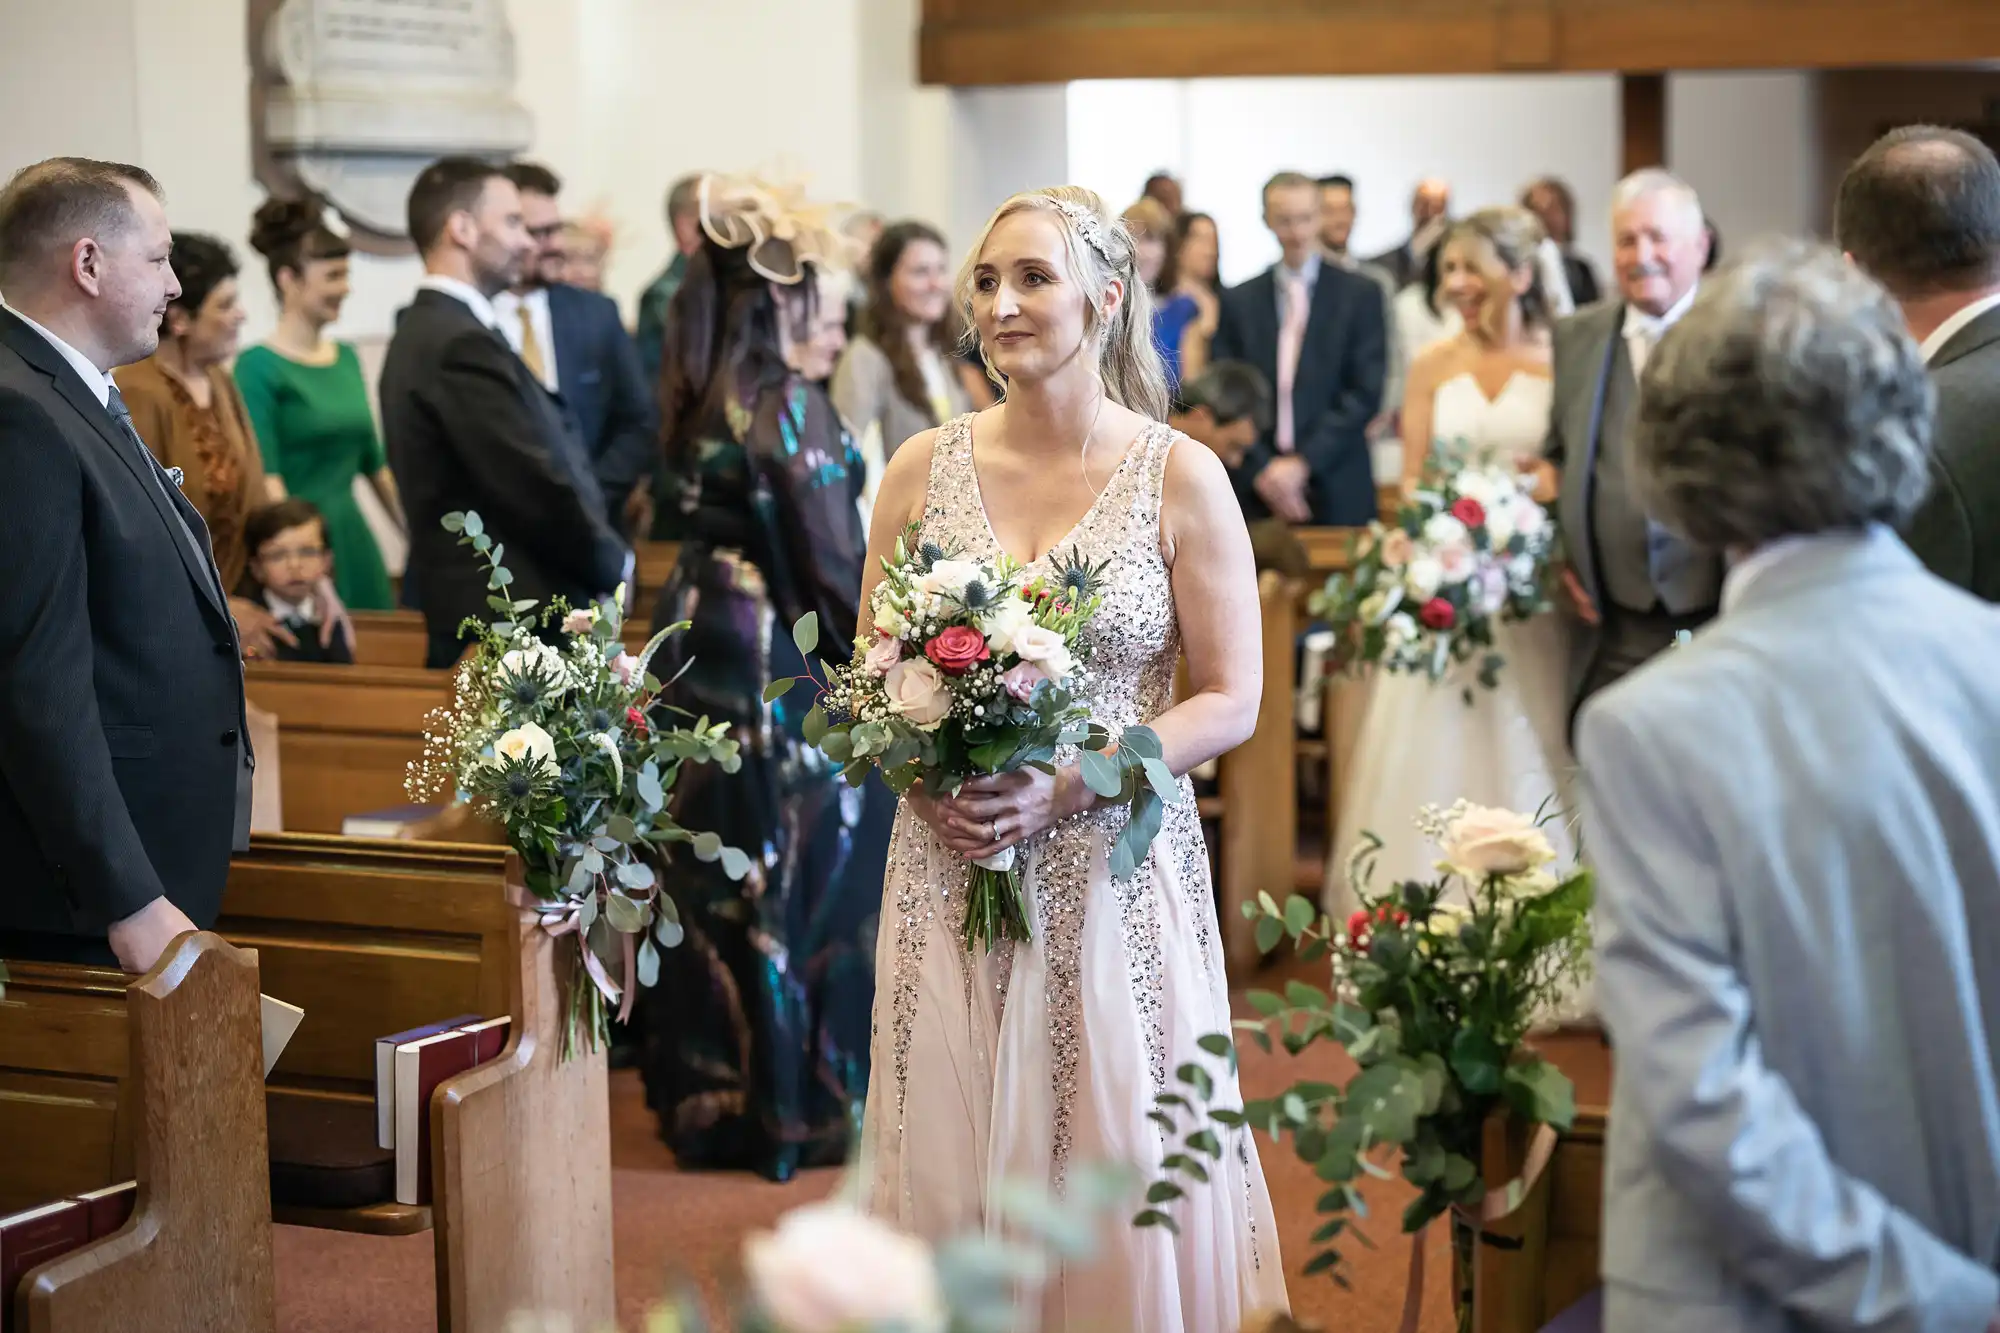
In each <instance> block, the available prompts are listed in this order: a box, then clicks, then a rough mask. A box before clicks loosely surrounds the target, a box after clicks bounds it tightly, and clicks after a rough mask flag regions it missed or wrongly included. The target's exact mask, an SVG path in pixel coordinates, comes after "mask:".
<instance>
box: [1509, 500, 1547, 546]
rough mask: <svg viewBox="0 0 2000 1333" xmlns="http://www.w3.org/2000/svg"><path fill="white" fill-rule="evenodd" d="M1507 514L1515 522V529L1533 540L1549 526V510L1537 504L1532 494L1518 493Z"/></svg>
mask: <svg viewBox="0 0 2000 1333" xmlns="http://www.w3.org/2000/svg"><path fill="white" fill-rule="evenodd" d="M1507 515H1508V518H1509V520H1510V521H1511V522H1512V523H1513V526H1514V531H1516V532H1518V533H1520V534H1521V535H1522V536H1523V537H1526V538H1528V540H1530V541H1533V540H1534V539H1535V538H1537V537H1539V536H1541V535H1542V532H1543V531H1544V530H1545V529H1546V528H1547V527H1548V526H1549V511H1548V510H1546V509H1544V508H1542V507H1541V506H1540V505H1538V504H1536V503H1535V501H1534V498H1533V497H1532V496H1527V495H1517V496H1515V497H1514V501H1513V503H1512V504H1510V505H1508V506H1507Z"/></svg>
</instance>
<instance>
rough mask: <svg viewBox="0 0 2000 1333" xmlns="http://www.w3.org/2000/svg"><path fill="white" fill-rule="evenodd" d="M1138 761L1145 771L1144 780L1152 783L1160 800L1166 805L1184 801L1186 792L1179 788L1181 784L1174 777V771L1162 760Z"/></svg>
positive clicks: (1179, 803) (1178, 803)
mask: <svg viewBox="0 0 2000 1333" xmlns="http://www.w3.org/2000/svg"><path fill="white" fill-rule="evenodd" d="M1140 763H1141V765H1142V766H1143V767H1144V769H1145V771H1146V781H1147V782H1149V783H1151V784H1152V787H1153V790H1154V792H1156V793H1157V794H1158V795H1159V798H1160V799H1161V800H1163V801H1165V802H1166V803H1167V804H1168V805H1181V804H1184V803H1185V802H1186V800H1187V793H1186V792H1184V791H1182V790H1181V784H1180V782H1179V781H1178V780H1176V779H1175V777H1174V771H1173V770H1172V769H1171V768H1168V767H1167V766H1166V763H1165V762H1164V761H1162V760H1159V759H1143V760H1141V761H1140Z"/></svg>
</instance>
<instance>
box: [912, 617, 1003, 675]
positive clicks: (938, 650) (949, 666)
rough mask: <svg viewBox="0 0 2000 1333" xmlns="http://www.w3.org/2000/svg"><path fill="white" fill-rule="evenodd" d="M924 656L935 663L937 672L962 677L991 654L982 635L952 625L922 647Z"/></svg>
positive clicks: (971, 629)
mask: <svg viewBox="0 0 2000 1333" xmlns="http://www.w3.org/2000/svg"><path fill="white" fill-rule="evenodd" d="M924 656H926V657H928V658H930V659H931V661H933V662H935V663H937V666H938V670H940V671H943V672H946V673H948V674H950V675H953V676H962V675H964V674H965V673H966V672H968V671H970V670H971V669H972V668H973V666H974V665H975V664H977V663H980V662H984V661H985V660H986V659H987V658H988V657H990V656H992V654H990V653H989V652H987V651H986V636H985V635H984V634H981V633H980V632H979V631H978V630H976V629H973V628H972V627H971V626H969V625H953V626H952V627H951V628H950V629H947V630H944V631H942V632H940V633H939V634H938V636H937V637H936V638H935V639H932V640H931V641H930V642H929V643H927V644H925V645H924Z"/></svg>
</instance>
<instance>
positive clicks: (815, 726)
mask: <svg viewBox="0 0 2000 1333" xmlns="http://www.w3.org/2000/svg"><path fill="white" fill-rule="evenodd" d="M800 731H801V733H802V734H803V735H804V737H805V742H806V744H807V745H810V746H813V747H814V748H815V749H817V748H818V747H819V743H820V742H821V741H823V740H825V739H826V709H824V708H822V707H820V706H819V705H818V704H814V705H813V706H812V707H811V708H808V709H807V710H806V717H805V721H804V722H802V723H800ZM827 757H828V758H829V759H830V758H832V757H833V756H831V755H828V756H827Z"/></svg>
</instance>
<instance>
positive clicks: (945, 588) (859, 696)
mask: <svg viewBox="0 0 2000 1333" xmlns="http://www.w3.org/2000/svg"><path fill="white" fill-rule="evenodd" d="M917 532H918V528H917V525H915V524H912V525H911V526H910V528H909V529H908V530H907V531H906V532H905V533H904V534H903V535H902V536H901V537H898V538H897V540H896V546H895V550H894V551H893V552H892V553H891V554H890V555H889V556H887V557H885V558H884V559H883V561H882V570H883V578H882V581H881V582H880V583H878V584H877V585H876V586H875V591H874V594H873V597H872V600H871V605H870V610H871V612H872V615H871V619H872V621H873V632H872V633H868V634H864V635H862V636H861V637H860V638H858V639H857V640H856V642H855V645H854V653H853V657H852V659H851V660H850V661H849V662H848V664H847V665H846V666H844V667H840V668H837V669H835V670H834V671H832V672H831V673H829V676H828V679H827V680H826V681H825V682H824V685H823V687H822V690H821V694H820V699H819V702H817V703H816V704H814V706H813V708H812V710H811V711H810V712H809V713H807V715H806V719H805V728H804V732H805V739H806V741H807V743H808V744H811V745H815V746H817V747H819V749H820V751H821V753H823V754H825V755H826V757H827V758H828V759H830V760H831V761H833V762H834V763H836V764H839V765H841V766H842V775H843V776H844V777H845V778H846V779H847V781H848V782H849V783H850V784H853V785H856V786H858V785H860V783H861V782H862V780H863V779H864V778H865V777H866V775H867V773H868V770H869V768H870V767H879V768H880V769H881V770H882V777H883V780H884V781H886V782H887V783H888V784H889V786H890V787H891V788H892V789H893V790H895V791H896V792H898V793H901V792H905V791H908V790H909V789H910V787H911V785H912V784H914V783H916V782H919V781H921V782H922V783H923V784H924V789H925V790H926V791H930V792H934V793H938V794H941V795H948V794H951V793H954V792H956V791H957V790H958V789H959V787H960V786H961V785H962V784H963V783H965V782H966V781H968V780H969V779H972V778H975V777H980V776H984V775H989V774H995V773H1010V772H1016V771H1018V770H1020V769H1023V768H1028V767H1035V768H1040V769H1042V770H1044V771H1046V772H1050V773H1053V772H1054V771H1055V769H1054V766H1053V765H1054V762H1055V758H1056V752H1057V751H1058V749H1060V748H1061V747H1063V746H1076V747H1078V748H1079V750H1080V752H1081V755H1082V758H1081V760H1080V763H1081V765H1082V770H1083V778H1084V781H1085V782H1086V783H1088V784H1089V786H1090V788H1091V790H1092V791H1094V792H1096V793H1097V794H1098V795H1099V796H1101V797H1103V798H1104V799H1106V800H1119V801H1123V802H1125V803H1127V804H1128V805H1129V806H1130V808H1131V812H1132V814H1131V818H1130V820H1129V821H1128V822H1127V824H1126V826H1125V829H1124V831H1123V832H1122V833H1121V834H1120V835H1119V837H1118V839H1117V841H1116V842H1115V843H1114V844H1113V846H1112V848H1111V870H1112V874H1113V875H1114V876H1116V877H1117V878H1119V879H1125V878H1128V877H1129V876H1130V875H1131V874H1132V872H1133V870H1134V868H1135V867H1137V866H1138V864H1139V863H1140V862H1142V861H1144V860H1145V859H1146V852H1147V849H1148V848H1149V847H1150V846H1151V845H1152V842H1153V838H1154V837H1155V836H1156V835H1157V834H1158V833H1159V831H1160V824H1161V821H1162V819H1163V818H1164V816H1165V807H1164V805H1163V802H1166V801H1179V800H1181V799H1182V796H1181V791H1180V786H1179V784H1178V783H1176V782H1175V781H1174V776H1173V774H1172V772H1171V771H1169V770H1168V768H1167V766H1166V764H1165V763H1164V762H1163V760H1162V757H1161V756H1162V751H1161V749H1160V742H1159V738H1158V737H1157V736H1156V735H1154V734H1153V732H1152V730H1151V729H1150V728H1147V727H1136V726H1135V727H1127V728H1125V729H1124V731H1123V732H1122V733H1120V734H1119V735H1118V736H1117V737H1116V740H1117V745H1116V747H1115V748H1114V747H1113V744H1112V742H1113V739H1114V738H1113V736H1112V734H1111V732H1110V730H1109V729H1108V728H1106V727H1104V726H1102V725H1100V724H1098V723H1096V722H1093V721H1091V720H1090V711H1089V709H1088V707H1087V706H1086V705H1085V704H1084V703H1083V701H1082V700H1081V699H1080V698H1078V696H1077V685H1078V678H1079V676H1080V675H1081V673H1082V671H1083V669H1084V667H1085V665H1086V663H1087V662H1088V658H1089V640H1088V639H1086V638H1085V637H1084V634H1083V630H1084V626H1085V625H1087V624H1088V623H1089V621H1090V619H1091V617H1092V616H1094V615H1096V614H1097V611H1098V608H1099V606H1100V605H1101V604H1102V602H1103V596H1102V588H1103V583H1104V576H1105V570H1104V567H1103V566H1102V565H1093V564H1090V563H1089V562H1088V561H1086V560H1085V559H1084V558H1083V557H1082V556H1081V554H1079V553H1077V552H1075V551H1071V552H1070V553H1069V554H1067V555H1058V556H1057V557H1055V558H1054V560H1053V561H1052V563H1053V565H1054V569H1053V572H1052V573H1051V574H1049V575H1042V576H1035V577H1029V576H1028V572H1027V569H1026V567H1025V566H1022V565H1020V564H1017V563H1016V562H1015V561H1013V560H1011V559H1009V558H1008V557H1007V556H1006V555H1005V554H1002V555H1000V556H999V557H997V558H996V559H994V560H992V561H984V562H982V561H973V560H967V559H964V558H963V557H962V556H960V555H959V554H958V553H957V552H956V551H954V550H948V549H946V548H944V547H941V546H938V545H936V544H934V543H929V542H919V541H918V538H917ZM793 634H794V637H795V639H796V641H797V643H798V646H799V651H800V652H801V653H802V654H806V655H810V654H811V652H812V651H813V649H814V647H815V646H817V644H818V638H819V635H818V625H817V622H816V620H815V619H814V618H813V617H812V616H811V615H807V616H806V617H805V618H803V619H801V620H800V622H799V623H798V625H797V626H795V627H794V629H793ZM796 683H797V682H796V681H795V680H790V679H788V680H780V681H776V682H774V683H773V684H772V685H771V687H770V690H769V693H768V696H767V698H768V699H776V698H779V697H781V696H782V695H783V694H784V693H785V692H786V691H787V690H789V689H790V688H791V687H792V686H793V685H794V684H796ZM1018 850H1019V849H1018V848H1013V847H1010V848H1008V849H1006V850H1005V851H1003V852H1000V853H999V854H998V855H996V856H993V857H989V858H984V859H981V860H977V861H974V862H973V868H972V874H971V884H970V888H969V890H968V892H967V895H966V914H965V922H964V926H963V934H964V939H965V945H966V948H968V949H988V950H990V949H991V948H992V947H993V945H994V944H995V943H996V942H998V941H999V940H1002V939H1014V940H1026V939H1027V938H1028V937H1029V933H1030V932H1029V925H1028V917H1027V905H1026V903H1025V902H1024V900H1023V898H1022V895H1021V875H1020V871H1019V870H1018V869H1017V868H1016V864H1015V862H1016V853H1017V851H1018Z"/></svg>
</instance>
